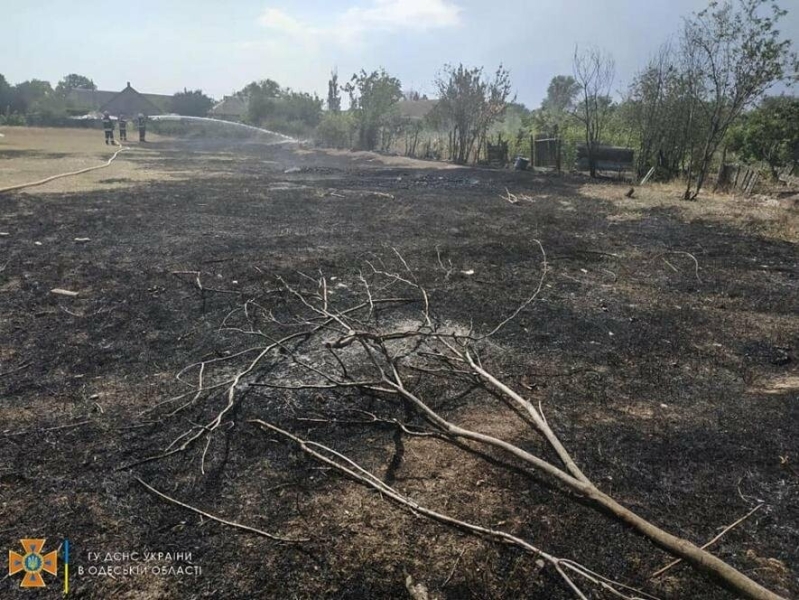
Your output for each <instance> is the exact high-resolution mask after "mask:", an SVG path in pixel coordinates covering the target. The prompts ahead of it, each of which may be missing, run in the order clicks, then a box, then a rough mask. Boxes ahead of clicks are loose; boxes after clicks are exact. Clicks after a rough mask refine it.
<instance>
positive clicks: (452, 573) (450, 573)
mask: <svg viewBox="0 0 799 600" xmlns="http://www.w3.org/2000/svg"><path fill="white" fill-rule="evenodd" d="M464 552H466V548H464V549H463V550H461V553H460V554H458V558H456V559H455V564H453V565H452V568H451V569H450V570H449V575H448V576H447V578H446V579H445V580H444V583H442V584H441V589H442V590H443V589H444V588H445V587H447V584H448V583H449V581H450V579H452V576H453V575H455V569H457V568H458V563H459V562H461V558H463V554H464Z"/></svg>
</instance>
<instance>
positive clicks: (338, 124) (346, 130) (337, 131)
mask: <svg viewBox="0 0 799 600" xmlns="http://www.w3.org/2000/svg"><path fill="white" fill-rule="evenodd" d="M355 127H356V125H355V121H354V119H353V117H352V115H351V114H348V113H333V112H327V114H325V115H324V116H323V117H322V121H321V122H320V123H319V125H318V126H317V127H316V131H315V132H314V140H315V141H316V143H318V144H320V145H322V146H326V147H328V148H352V146H353V141H354V140H353V136H354V133H355Z"/></svg>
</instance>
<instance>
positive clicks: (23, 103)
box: [11, 79, 53, 114]
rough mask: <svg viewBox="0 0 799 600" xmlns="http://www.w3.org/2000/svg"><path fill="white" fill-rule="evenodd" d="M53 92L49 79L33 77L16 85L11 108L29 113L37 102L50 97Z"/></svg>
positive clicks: (14, 110) (22, 112)
mask: <svg viewBox="0 0 799 600" xmlns="http://www.w3.org/2000/svg"><path fill="white" fill-rule="evenodd" d="M52 93H53V88H52V87H51V86H50V83H49V82H48V81H42V80H41V79H31V80H29V81H23V82H22V83H18V84H17V85H15V86H14V100H13V102H12V104H11V110H12V111H13V112H18V113H21V114H26V113H28V112H29V111H30V110H31V109H32V108H33V107H34V106H35V104H36V103H37V102H39V101H41V100H44V99H45V98H48V97H49V96H50V95H51V94H52Z"/></svg>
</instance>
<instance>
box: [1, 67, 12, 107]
mask: <svg viewBox="0 0 799 600" xmlns="http://www.w3.org/2000/svg"><path fill="white" fill-rule="evenodd" d="M13 100H14V88H12V87H11V85H10V84H9V83H8V81H6V78H5V77H4V76H3V75H0V114H5V113H6V112H10V111H11V103H12V102H13Z"/></svg>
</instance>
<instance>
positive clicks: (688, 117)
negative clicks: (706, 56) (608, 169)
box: [623, 44, 705, 179]
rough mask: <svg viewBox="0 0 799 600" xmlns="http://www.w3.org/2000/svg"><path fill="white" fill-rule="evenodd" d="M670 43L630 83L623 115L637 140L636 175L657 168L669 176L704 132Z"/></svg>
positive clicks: (673, 174) (680, 164)
mask: <svg viewBox="0 0 799 600" xmlns="http://www.w3.org/2000/svg"><path fill="white" fill-rule="evenodd" d="M678 58H679V57H678V56H677V55H676V54H675V52H674V49H673V48H672V46H671V45H670V44H664V45H663V46H661V48H660V49H659V50H658V52H657V53H656V54H655V56H654V57H653V58H652V59H650V61H649V63H648V64H647V66H646V67H645V68H644V69H643V70H642V71H640V72H639V73H638V74H637V75H636V76H635V78H634V79H633V82H632V84H631V85H630V90H629V95H628V99H627V102H626V103H625V106H624V111H623V112H624V116H625V117H626V120H627V124H628V126H629V127H631V128H632V130H633V131H634V135H635V136H636V138H637V141H638V151H637V153H636V155H637V163H638V165H637V166H638V174H639V175H641V176H642V175H644V174H645V173H646V172H647V171H648V170H649V169H650V168H651V167H657V172H658V175H659V176H660V177H663V178H666V179H670V178H672V177H675V176H677V175H678V174H679V173H680V171H681V170H683V169H684V168H685V164H684V162H685V159H686V155H687V154H688V153H689V150H690V148H692V147H694V146H695V145H696V140H698V139H699V138H700V137H701V136H702V135H703V133H704V125H705V124H704V121H703V120H702V119H701V118H700V117H699V115H697V114H696V110H695V109H696V107H695V105H694V103H693V101H692V99H691V98H690V96H689V95H688V84H687V78H686V76H685V74H684V73H683V71H682V70H681V69H680V66H679V64H678Z"/></svg>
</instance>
